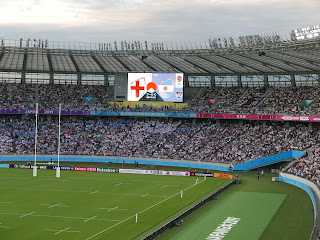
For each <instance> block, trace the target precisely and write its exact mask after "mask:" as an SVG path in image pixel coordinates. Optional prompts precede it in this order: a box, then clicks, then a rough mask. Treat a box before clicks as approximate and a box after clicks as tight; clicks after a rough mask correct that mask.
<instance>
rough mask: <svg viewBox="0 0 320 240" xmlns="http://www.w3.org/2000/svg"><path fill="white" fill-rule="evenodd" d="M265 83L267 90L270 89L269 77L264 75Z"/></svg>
mask: <svg viewBox="0 0 320 240" xmlns="http://www.w3.org/2000/svg"><path fill="white" fill-rule="evenodd" d="M263 82H264V86H265V87H266V88H268V87H269V81H268V75H263Z"/></svg>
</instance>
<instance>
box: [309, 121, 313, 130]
mask: <svg viewBox="0 0 320 240" xmlns="http://www.w3.org/2000/svg"><path fill="white" fill-rule="evenodd" d="M308 128H309V130H312V122H309V123H308Z"/></svg>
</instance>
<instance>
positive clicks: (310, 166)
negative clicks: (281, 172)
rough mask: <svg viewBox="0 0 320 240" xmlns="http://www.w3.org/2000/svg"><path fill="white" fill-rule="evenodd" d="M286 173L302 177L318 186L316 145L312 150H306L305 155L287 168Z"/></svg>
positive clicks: (319, 169) (318, 151) (319, 170)
mask: <svg viewBox="0 0 320 240" xmlns="http://www.w3.org/2000/svg"><path fill="white" fill-rule="evenodd" d="M287 172H288V173H291V174H294V175H296V176H299V177H303V178H306V179H308V180H309V181H312V182H314V183H316V184H317V186H319V187H320V148H319V146H316V147H315V148H314V149H313V150H312V151H309V152H307V154H306V156H305V157H303V158H300V159H298V160H297V162H296V163H295V164H294V165H293V166H292V167H290V168H289V169H288V170H287Z"/></svg>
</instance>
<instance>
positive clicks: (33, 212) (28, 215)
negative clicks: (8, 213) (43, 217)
mask: <svg viewBox="0 0 320 240" xmlns="http://www.w3.org/2000/svg"><path fill="white" fill-rule="evenodd" d="M33 213H34V212H31V213H27V214H24V215H21V216H20V217H19V218H23V217H26V216H29V215H32V214H33Z"/></svg>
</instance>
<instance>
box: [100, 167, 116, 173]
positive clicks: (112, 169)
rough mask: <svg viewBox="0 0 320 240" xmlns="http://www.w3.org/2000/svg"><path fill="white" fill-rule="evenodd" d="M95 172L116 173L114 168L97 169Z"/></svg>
mask: <svg viewBox="0 0 320 240" xmlns="http://www.w3.org/2000/svg"><path fill="white" fill-rule="evenodd" d="M97 172H117V169H114V168H97Z"/></svg>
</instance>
